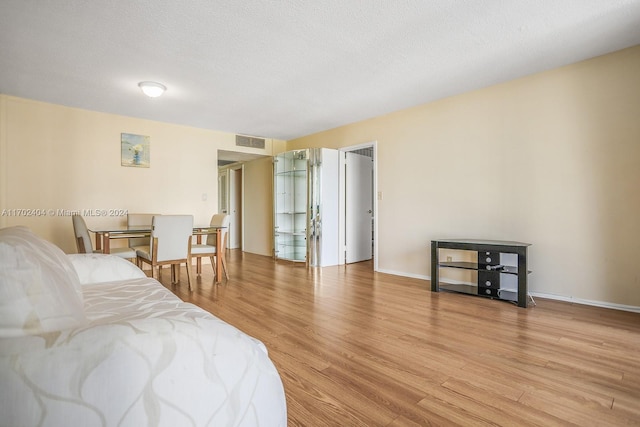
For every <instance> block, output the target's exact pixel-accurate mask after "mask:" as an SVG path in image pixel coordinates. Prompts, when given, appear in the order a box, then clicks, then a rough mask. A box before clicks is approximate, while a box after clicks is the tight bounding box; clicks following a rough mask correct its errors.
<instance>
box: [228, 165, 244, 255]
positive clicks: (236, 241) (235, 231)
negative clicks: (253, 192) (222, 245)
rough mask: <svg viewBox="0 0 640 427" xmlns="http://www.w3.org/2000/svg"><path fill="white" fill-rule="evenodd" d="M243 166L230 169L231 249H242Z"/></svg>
mask: <svg viewBox="0 0 640 427" xmlns="http://www.w3.org/2000/svg"><path fill="white" fill-rule="evenodd" d="M242 177H243V167H242V166H241V167H239V168H234V169H230V170H229V216H230V221H229V249H242V206H243V203H242V194H243V192H242V182H243V179H242Z"/></svg>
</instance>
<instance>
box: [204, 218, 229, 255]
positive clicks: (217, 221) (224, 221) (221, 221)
mask: <svg viewBox="0 0 640 427" xmlns="http://www.w3.org/2000/svg"><path fill="white" fill-rule="evenodd" d="M230 222H231V216H229V215H227V214H215V215H213V216H212V217H211V222H210V223H209V225H211V226H212V227H225V228H221V229H220V230H218V233H221V235H220V239H221V240H220V241H221V242H222V250H224V248H225V246H226V245H225V241H226V238H227V231H229V223H230ZM207 245H209V246H215V245H216V235H215V234H209V235H207Z"/></svg>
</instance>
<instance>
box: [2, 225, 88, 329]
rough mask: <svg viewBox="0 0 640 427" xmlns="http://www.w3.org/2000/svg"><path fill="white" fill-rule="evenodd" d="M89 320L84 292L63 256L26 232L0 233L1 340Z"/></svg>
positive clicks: (7, 230)
mask: <svg viewBox="0 0 640 427" xmlns="http://www.w3.org/2000/svg"><path fill="white" fill-rule="evenodd" d="M85 321H86V318H85V315H84V310H83V306H82V288H81V286H80V282H79V280H78V276H77V275H76V273H75V270H74V269H73V266H72V265H71V262H70V260H69V259H68V258H67V256H66V255H65V253H64V252H62V250H60V248H58V247H57V246H55V245H54V244H53V243H50V242H48V241H46V240H44V239H42V238H41V237H38V236H37V235H35V234H34V233H33V232H31V231H30V230H29V229H28V228H27V227H9V228H3V229H0V338H4V337H18V336H25V335H31V334H40V333H44V332H51V331H57V330H61V329H68V328H73V327H77V326H80V325H81V324H83V323H84V322H85Z"/></svg>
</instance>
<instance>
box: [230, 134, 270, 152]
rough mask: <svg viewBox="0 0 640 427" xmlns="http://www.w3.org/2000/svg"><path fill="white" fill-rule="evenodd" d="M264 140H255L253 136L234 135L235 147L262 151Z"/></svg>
mask: <svg viewBox="0 0 640 427" xmlns="http://www.w3.org/2000/svg"><path fill="white" fill-rule="evenodd" d="M264 141H265V139H264V138H255V137H253V136H244V135H236V145H237V146H238V147H251V148H262V149H264Z"/></svg>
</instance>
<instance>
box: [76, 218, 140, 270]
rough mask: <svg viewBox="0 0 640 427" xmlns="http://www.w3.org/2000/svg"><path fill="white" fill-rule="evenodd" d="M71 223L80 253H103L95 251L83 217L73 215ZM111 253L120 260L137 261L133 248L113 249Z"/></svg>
mask: <svg viewBox="0 0 640 427" xmlns="http://www.w3.org/2000/svg"><path fill="white" fill-rule="evenodd" d="M71 221H72V222H73V233H74V234H75V236H76V247H77V248H78V253H79V254H90V253H102V251H100V250H94V249H93V243H92V242H91V236H89V229H88V228H87V223H86V222H84V218H83V217H82V216H81V215H71ZM109 253H110V254H111V255H115V256H119V257H120V258H126V259H131V260H134V259H136V251H134V250H133V249H131V248H111V250H110V251H109Z"/></svg>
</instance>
